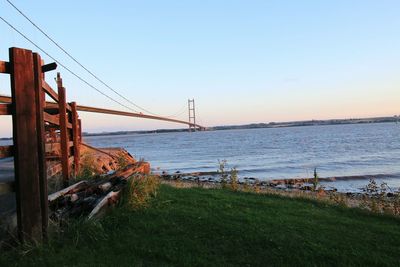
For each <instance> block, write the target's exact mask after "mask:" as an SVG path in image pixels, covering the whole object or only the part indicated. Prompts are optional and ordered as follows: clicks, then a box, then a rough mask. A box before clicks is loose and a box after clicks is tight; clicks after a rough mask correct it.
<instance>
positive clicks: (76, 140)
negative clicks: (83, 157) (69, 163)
mask: <svg viewBox="0 0 400 267" xmlns="http://www.w3.org/2000/svg"><path fill="white" fill-rule="evenodd" d="M71 108H72V141H73V142H74V175H75V177H77V176H78V173H79V161H80V143H79V121H78V112H77V111H76V102H72V103H71Z"/></svg>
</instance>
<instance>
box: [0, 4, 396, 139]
mask: <svg viewBox="0 0 400 267" xmlns="http://www.w3.org/2000/svg"><path fill="white" fill-rule="evenodd" d="M13 2H14V4H15V5H16V6H17V7H19V8H20V9H21V10H22V11H23V12H25V13H26V14H27V15H28V16H30V17H31V19H32V20H33V21H35V22H36V23H37V24H38V25H39V26H41V27H42V28H43V29H44V30H45V31H46V32H47V33H48V34H49V35H50V36H52V37H53V38H54V39H55V40H56V41H58V42H59V43H60V44H62V46H63V47H64V48H65V49H66V50H67V51H69V52H70V53H71V54H72V55H74V56H75V57H76V58H78V59H79V60H80V62H81V63H83V64H84V65H85V66H87V67H88V68H89V69H91V70H92V71H93V72H94V73H96V74H97V75H98V76H100V77H101V78H102V79H104V80H105V81H107V82H108V83H109V84H110V85H112V86H113V87H114V88H116V89H118V90H119V91H120V92H121V93H123V94H124V95H126V96H127V97H128V98H129V99H131V100H132V101H133V102H135V103H137V104H139V105H141V106H143V107H145V108H146V109H149V110H151V111H153V112H155V113H159V114H163V115H168V114H172V113H176V112H178V111H180V110H182V109H183V108H184V106H185V105H186V104H187V99H188V98H195V100H196V104H197V113H198V116H199V120H200V122H201V123H203V124H204V125H206V126H212V125H221V124H242V123H252V122H270V121H283V120H303V119H324V118H349V117H364V116H382V115H390V116H392V115H395V114H399V113H400V109H399V101H400V88H399V87H400V75H399V74H400V15H399V14H400V1H397V0H396V1H387V0H382V1H376V0H375V1H366V0H360V1H356V0H354V1H350V0H346V1H339V0H337V1H319V0H318V1H317V0H315V1H297V0H296V1H267V0H264V1H251V0H248V1H245V0H243V1H218V0H213V1H62V2H60V1H58V2H57V1H56V2H54V1H21V0H14V1H13ZM0 14H1V16H3V17H4V18H5V19H7V20H9V21H10V22H11V23H13V24H14V25H15V26H16V27H18V28H19V29H20V30H21V31H23V32H24V33H26V34H27V35H28V36H29V37H30V38H32V40H34V41H35V42H37V43H38V44H39V45H40V46H42V47H43V48H45V49H46V50H47V51H48V52H49V53H50V54H52V55H53V56H54V57H56V58H58V59H59V60H60V61H62V62H64V63H65V64H66V65H68V66H70V67H71V68H72V69H73V70H74V71H76V72H78V73H80V75H82V76H83V77H85V78H87V79H88V80H90V82H92V83H93V84H96V85H98V86H99V88H102V89H103V90H104V91H105V92H107V89H106V88H104V87H101V85H100V84H99V83H97V82H96V81H95V80H94V79H92V78H91V77H90V76H89V75H87V74H86V73H85V72H84V71H83V70H81V69H80V68H79V67H78V66H77V65H76V64H74V63H73V62H72V61H71V60H69V59H68V58H67V57H66V56H65V55H63V54H62V52H61V51H59V50H58V49H57V48H56V47H55V46H54V45H52V44H51V43H50V42H49V41H47V40H46V39H45V38H44V37H43V36H42V35H41V34H40V33H39V32H38V31H37V30H36V29H35V28H34V27H33V26H32V25H30V24H29V23H27V22H26V21H25V20H24V18H23V17H21V16H20V15H19V14H18V13H17V12H16V11H15V10H14V9H13V8H12V7H11V6H10V5H9V4H8V3H7V2H6V1H5V0H0ZM0 36H1V39H0V59H3V60H6V59H8V54H7V53H8V47H11V46H18V47H24V48H29V49H32V50H35V51H37V49H36V48H34V47H33V46H32V45H31V44H29V43H27V42H26V41H25V40H24V39H23V38H21V37H20V36H19V35H18V34H17V33H15V32H13V31H12V30H11V29H9V28H8V26H6V25H5V24H4V23H2V22H1V21H0ZM43 57H44V58H45V60H46V61H47V62H49V61H51V60H49V59H48V58H46V57H45V56H43ZM60 71H61V73H62V75H63V77H64V83H65V86H66V87H67V93H68V98H69V100H70V101H73V100H76V101H77V102H78V104H85V105H93V106H101V107H107V108H115V109H123V108H120V107H119V106H118V105H116V104H114V103H113V102H111V101H109V100H107V99H106V98H104V97H103V96H101V95H100V94H98V93H96V92H95V91H93V90H92V89H90V88H88V87H87V86H86V85H84V84H82V83H81V82H80V81H78V80H77V79H76V78H74V77H72V76H71V75H69V74H68V73H67V72H66V71H65V70H63V69H62V68H60ZM54 75H55V73H53V74H51V75H49V76H48V81H49V82H50V83H51V84H53V85H54V82H53V80H52V78H53V77H54ZM3 76H4V75H3ZM0 93H1V94H9V93H10V90H9V84H8V79H6V78H5V77H1V78H0ZM109 93H110V94H111V92H109ZM115 97H116V98H117V96H115ZM81 117H82V118H83V120H84V128H85V130H86V131H111V130H135V129H154V128H171V127H172V128H174V127H181V126H180V125H176V124H169V123H162V122H157V121H146V120H140V119H130V118H129V119H127V118H122V117H113V116H102V115H87V114H81ZM186 117H187V113H184V114H182V116H181V118H183V119H186ZM6 128H7V129H6ZM9 128H10V126H9V119H4V118H2V119H1V120H0V136H9V135H10V133H11V130H10V129H9Z"/></svg>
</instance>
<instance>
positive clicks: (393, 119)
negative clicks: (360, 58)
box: [0, 116, 400, 140]
mask: <svg viewBox="0 0 400 267" xmlns="http://www.w3.org/2000/svg"><path fill="white" fill-rule="evenodd" d="M399 120H400V116H393V117H374V118H361V119H330V120H307V121H289V122H270V123H251V124H243V125H223V126H214V127H208V128H207V129H206V130H207V131H222V130H239V129H260V128H283V127H300V126H324V125H344V124H366V123H385V122H393V123H398V122H399ZM188 131H189V130H188V129H187V128H180V129H157V130H140V131H115V132H101V133H88V132H84V133H83V136H86V137H89V136H113V135H129V134H150V133H177V132H188ZM10 139H12V137H6V138H0V140H10Z"/></svg>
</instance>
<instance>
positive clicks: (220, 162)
mask: <svg viewBox="0 0 400 267" xmlns="http://www.w3.org/2000/svg"><path fill="white" fill-rule="evenodd" d="M218 165H219V168H218V173H219V174H220V175H221V186H222V188H226V185H227V182H228V174H227V173H226V172H225V165H226V160H218Z"/></svg>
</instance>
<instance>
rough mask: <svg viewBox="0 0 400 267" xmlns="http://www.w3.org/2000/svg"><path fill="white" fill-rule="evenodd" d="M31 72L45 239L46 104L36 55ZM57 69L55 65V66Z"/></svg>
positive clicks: (46, 219)
mask: <svg viewBox="0 0 400 267" xmlns="http://www.w3.org/2000/svg"><path fill="white" fill-rule="evenodd" d="M33 64H34V67H33V70H34V76H35V88H34V89H35V102H36V127H37V153H38V164H39V188H40V205H41V212H42V213H41V214H42V235H43V239H45V240H46V239H47V227H48V226H49V209H48V203H47V195H48V193H47V170H46V157H45V140H46V137H45V129H44V124H45V123H44V119H43V116H44V114H43V113H44V105H45V102H46V99H45V93H44V91H43V88H42V81H43V79H42V77H43V72H44V71H43V67H45V66H42V59H41V58H40V55H39V54H37V53H34V54H33ZM56 67H57V65H56Z"/></svg>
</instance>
